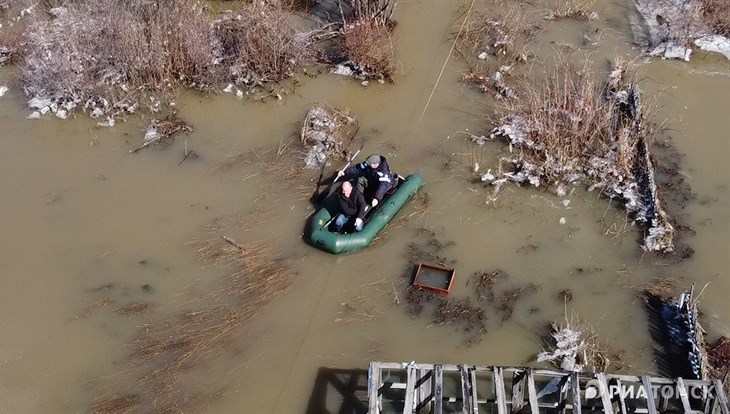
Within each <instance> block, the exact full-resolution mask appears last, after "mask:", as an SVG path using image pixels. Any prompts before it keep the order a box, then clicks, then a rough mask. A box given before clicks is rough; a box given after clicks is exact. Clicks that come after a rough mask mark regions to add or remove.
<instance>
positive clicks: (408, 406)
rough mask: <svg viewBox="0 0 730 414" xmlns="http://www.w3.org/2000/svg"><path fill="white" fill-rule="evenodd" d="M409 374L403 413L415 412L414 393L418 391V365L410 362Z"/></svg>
mask: <svg viewBox="0 0 730 414" xmlns="http://www.w3.org/2000/svg"><path fill="white" fill-rule="evenodd" d="M407 375H408V379H407V380H406V399H405V402H404V403H403V414H413V413H414V412H415V411H414V410H413V408H414V406H415V401H414V399H413V397H414V395H413V394H414V393H415V391H416V367H415V366H413V365H410V364H409V365H408V367H407Z"/></svg>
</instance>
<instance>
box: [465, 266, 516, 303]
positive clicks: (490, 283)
mask: <svg viewBox="0 0 730 414" xmlns="http://www.w3.org/2000/svg"><path fill="white" fill-rule="evenodd" d="M506 278H507V274H506V273H505V272H504V271H503V270H501V269H496V270H493V271H480V272H476V273H475V274H474V276H472V278H471V279H469V281H468V282H467V283H472V284H473V285H474V292H475V293H476V296H477V300H482V301H486V302H488V303H494V302H495V299H496V296H495V293H494V286H495V285H496V284H497V283H498V282H500V281H502V280H505V279H506Z"/></svg>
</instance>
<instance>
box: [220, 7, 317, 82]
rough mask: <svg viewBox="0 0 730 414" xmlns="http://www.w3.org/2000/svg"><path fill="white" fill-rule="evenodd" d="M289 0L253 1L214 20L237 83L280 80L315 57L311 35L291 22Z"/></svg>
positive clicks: (222, 55)
mask: <svg viewBox="0 0 730 414" xmlns="http://www.w3.org/2000/svg"><path fill="white" fill-rule="evenodd" d="M286 5H287V3H285V2H280V1H276V2H269V3H266V2H251V3H250V4H249V5H248V7H247V8H246V9H244V10H243V11H242V12H241V13H236V14H229V15H226V16H225V17H223V18H221V19H219V20H217V21H216V22H215V23H214V30H215V34H216V39H217V42H218V45H219V48H220V50H219V51H218V55H219V56H220V58H219V59H220V61H221V62H222V63H224V66H225V67H228V68H229V73H228V74H227V75H226V76H228V77H229V78H230V79H231V80H232V81H233V82H234V83H236V84H239V85H241V84H243V85H261V84H263V83H266V82H272V81H280V80H282V79H285V78H287V77H290V76H292V75H293V74H294V72H295V71H297V70H298V69H300V68H301V67H302V66H303V65H306V64H308V63H310V62H311V61H312V60H314V57H315V54H314V52H313V50H312V49H311V48H310V41H309V38H308V37H307V35H305V34H302V33H298V32H297V31H296V30H295V29H294V28H293V26H292V25H291V23H290V15H289V9H288V8H286Z"/></svg>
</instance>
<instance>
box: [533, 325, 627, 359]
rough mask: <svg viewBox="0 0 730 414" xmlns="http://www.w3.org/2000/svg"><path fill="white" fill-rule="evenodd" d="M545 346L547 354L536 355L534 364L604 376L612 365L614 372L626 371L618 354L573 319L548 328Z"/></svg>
mask: <svg viewBox="0 0 730 414" xmlns="http://www.w3.org/2000/svg"><path fill="white" fill-rule="evenodd" d="M545 342H546V343H547V345H548V350H544V351H543V352H540V353H539V354H538V355H537V361H538V362H550V363H552V364H553V365H554V366H556V367H558V368H560V369H562V370H564V371H572V372H581V371H588V372H606V371H608V368H609V366H612V365H611V364H612V363H613V364H614V365H613V366H614V370H615V371H621V370H625V369H626V368H628V366H626V365H624V364H623V363H621V352H615V351H614V350H612V349H611V347H610V346H609V345H608V344H605V343H602V342H601V341H600V340H599V338H598V335H597V334H596V332H595V329H594V328H593V327H592V326H589V325H586V324H585V323H583V322H582V321H580V320H579V319H578V317H577V316H575V315H573V316H572V317H571V318H570V319H569V318H568V317H567V316H566V318H565V321H564V323H562V324H558V323H553V324H552V325H550V327H549V332H548V336H547V338H546V340H545ZM609 357H610V358H609Z"/></svg>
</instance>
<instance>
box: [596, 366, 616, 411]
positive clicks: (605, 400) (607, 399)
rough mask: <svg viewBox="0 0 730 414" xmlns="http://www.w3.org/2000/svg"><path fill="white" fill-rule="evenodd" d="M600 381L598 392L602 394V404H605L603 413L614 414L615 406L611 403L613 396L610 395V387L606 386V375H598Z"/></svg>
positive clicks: (600, 373)
mask: <svg viewBox="0 0 730 414" xmlns="http://www.w3.org/2000/svg"><path fill="white" fill-rule="evenodd" d="M596 379H597V380H598V390H599V391H600V393H601V403H602V404H603V412H604V413H606V414H613V404H612V403H611V396H610V395H609V393H608V385H607V384H606V374H604V373H602V372H599V373H598V374H596Z"/></svg>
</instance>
